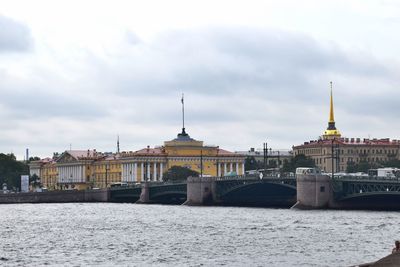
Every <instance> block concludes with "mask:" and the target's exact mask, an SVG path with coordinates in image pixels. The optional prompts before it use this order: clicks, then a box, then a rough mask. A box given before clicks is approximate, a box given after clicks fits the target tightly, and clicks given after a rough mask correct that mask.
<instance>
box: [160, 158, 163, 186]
mask: <svg viewBox="0 0 400 267" xmlns="http://www.w3.org/2000/svg"><path fill="white" fill-rule="evenodd" d="M163 168H164V163H162V162H161V163H160V181H162V180H163Z"/></svg>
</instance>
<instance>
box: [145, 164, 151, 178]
mask: <svg viewBox="0 0 400 267" xmlns="http://www.w3.org/2000/svg"><path fill="white" fill-rule="evenodd" d="M146 179H147V180H149V179H150V162H149V163H147V172H146Z"/></svg>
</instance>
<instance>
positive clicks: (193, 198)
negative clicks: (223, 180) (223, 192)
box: [183, 177, 216, 206]
mask: <svg viewBox="0 0 400 267" xmlns="http://www.w3.org/2000/svg"><path fill="white" fill-rule="evenodd" d="M215 195H216V194H215V178H214V179H213V178H211V177H188V178H187V199H186V201H185V203H183V205H190V206H198V205H212V204H214V203H215V202H216V197H215Z"/></svg>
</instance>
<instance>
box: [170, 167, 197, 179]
mask: <svg viewBox="0 0 400 267" xmlns="http://www.w3.org/2000/svg"><path fill="white" fill-rule="evenodd" d="M189 176H192V177H198V176H199V173H198V172H196V171H193V170H191V169H188V168H185V167H181V166H172V167H171V168H170V169H169V170H168V171H166V172H165V173H164V175H163V179H164V181H171V182H179V181H186V179H187V178H188V177H189Z"/></svg>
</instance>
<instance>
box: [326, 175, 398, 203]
mask: <svg viewBox="0 0 400 267" xmlns="http://www.w3.org/2000/svg"><path fill="white" fill-rule="evenodd" d="M332 191H333V198H334V200H335V201H336V202H338V203H340V205H341V206H343V207H347V206H352V207H354V208H357V207H359V208H377V209H379V208H382V207H384V208H385V209H399V208H400V179H399V178H387V177H372V176H369V177H355V176H342V177H335V178H334V179H332Z"/></svg>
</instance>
